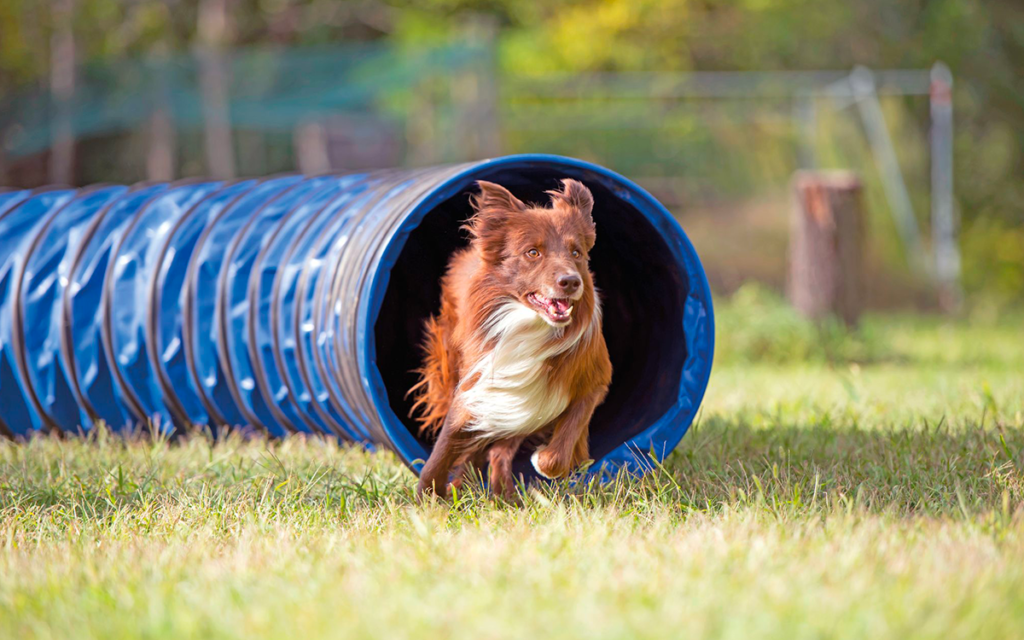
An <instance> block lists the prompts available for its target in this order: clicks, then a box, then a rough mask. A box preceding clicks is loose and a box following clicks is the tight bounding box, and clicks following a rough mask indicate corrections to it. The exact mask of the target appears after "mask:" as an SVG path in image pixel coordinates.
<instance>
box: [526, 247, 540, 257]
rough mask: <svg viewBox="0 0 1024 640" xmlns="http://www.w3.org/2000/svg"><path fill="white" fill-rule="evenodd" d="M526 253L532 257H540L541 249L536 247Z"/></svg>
mask: <svg viewBox="0 0 1024 640" xmlns="http://www.w3.org/2000/svg"><path fill="white" fill-rule="evenodd" d="M526 255H528V256H529V257H531V258H539V257H540V251H537V250H536V249H530V250H529V251H527V252H526Z"/></svg>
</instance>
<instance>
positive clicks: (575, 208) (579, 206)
mask: <svg viewBox="0 0 1024 640" xmlns="http://www.w3.org/2000/svg"><path fill="white" fill-rule="evenodd" d="M547 193H548V195H550V196H551V206H552V207H553V208H554V209H561V210H563V211H569V212H572V214H573V218H574V219H575V220H577V221H578V222H579V224H580V227H578V228H579V230H580V231H581V232H582V237H583V238H584V244H585V245H586V247H587V251H590V250H591V249H593V248H594V242H595V241H596V240H597V230H596V227H595V226H594V195H593V194H592V193H590V189H588V188H586V187H585V186H583V183H582V182H580V181H579V180H573V179H572V178H566V179H565V180H562V190H561V191H554V190H552V191H548V192H547ZM576 216H579V217H576Z"/></svg>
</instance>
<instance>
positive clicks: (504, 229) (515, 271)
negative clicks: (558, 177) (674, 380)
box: [410, 180, 612, 497]
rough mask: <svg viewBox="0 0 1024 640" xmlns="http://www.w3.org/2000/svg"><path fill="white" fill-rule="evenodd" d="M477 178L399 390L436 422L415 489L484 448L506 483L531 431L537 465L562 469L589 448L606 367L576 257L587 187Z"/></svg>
mask: <svg viewBox="0 0 1024 640" xmlns="http://www.w3.org/2000/svg"><path fill="white" fill-rule="evenodd" d="M478 184H479V186H480V193H479V194H478V195H475V196H473V197H472V204H473V208H474V210H475V213H474V215H473V216H472V217H471V218H470V219H469V221H468V222H467V223H466V225H465V227H464V228H465V229H466V230H467V231H469V233H470V237H471V243H470V246H469V247H467V248H466V249H463V250H461V251H459V252H458V253H456V254H455V255H453V256H452V258H451V260H450V262H449V263H448V271H447V273H446V274H445V276H444V279H443V280H442V283H441V284H442V292H441V312H440V313H439V314H438V315H437V316H435V317H433V318H431V319H430V320H428V321H427V325H426V339H425V344H424V352H425V356H424V362H423V366H422V367H421V368H420V369H419V371H418V372H419V374H420V381H419V382H418V383H417V384H416V386H414V387H413V388H412V389H411V390H410V393H411V394H413V395H414V397H415V399H416V403H415V405H414V406H413V409H412V412H413V415H416V416H417V420H419V422H420V423H421V425H422V426H421V429H422V430H423V431H426V432H432V433H435V434H437V433H438V430H440V433H439V434H438V435H437V442H436V444H435V445H434V449H433V451H432V453H431V454H430V458H429V459H428V460H427V462H426V464H425V465H424V467H423V469H422V471H421V473H420V482H419V486H418V488H417V492H418V493H419V494H422V493H423V492H424V491H431V490H432V491H434V492H435V493H437V494H438V495H440V496H442V497H443V496H445V495H447V489H448V481H449V474H450V473H451V472H452V470H453V468H454V469H455V470H456V472H457V473H459V474H461V472H462V471H463V469H464V468H465V465H467V464H468V463H469V462H471V461H478V460H481V459H482V458H484V454H486V458H485V459H486V462H487V464H488V468H489V472H488V473H489V477H490V483H491V489H492V491H494V492H495V493H498V494H501V495H505V496H508V495H510V494H511V493H512V492H513V491H514V484H513V478H512V459H513V458H514V457H515V455H516V453H517V452H518V450H519V447H520V446H521V445H522V443H523V441H524V440H526V439H527V438H528V437H530V436H533V435H535V434H543V435H547V436H548V440H547V444H546V445H543V446H540V447H539V448H538V449H537V451H536V452H535V453H534V454H533V457H532V458H531V461H532V462H533V466H534V468H536V470H537V472H538V473H540V474H541V475H543V476H545V477H548V478H560V477H563V476H565V475H567V474H568V473H569V472H570V471H571V470H572V469H574V468H575V467H577V466H578V465H580V464H581V463H583V462H585V461H586V460H587V459H588V458H589V448H588V443H587V439H588V435H589V426H590V417H591V415H593V413H594V408H595V407H597V405H599V404H601V402H602V401H603V400H604V398H605V395H607V393H608V385H609V384H610V382H611V377H612V365H611V360H609V358H608V348H607V346H606V345H605V341H604V335H603V334H602V330H601V304H600V300H599V299H598V297H597V293H596V291H595V290H594V278H593V274H591V273H590V270H589V268H588V254H589V252H590V250H591V249H592V248H593V247H594V241H595V238H596V235H595V228H594V220H593V218H592V210H593V206H594V199H593V196H592V195H591V193H590V191H589V190H588V189H587V188H586V187H585V186H583V185H582V184H581V183H579V182H577V181H576V180H563V188H562V190H561V191H549V192H548V193H549V194H550V195H551V203H550V205H549V206H547V207H538V206H530V205H526V204H524V203H523V202H521V201H520V200H519V199H517V198H516V197H515V196H513V195H512V194H511V193H510V192H509V191H508V190H507V189H505V188H504V187H501V186H499V185H496V184H493V183H490V182H484V181H480V182H479V183H478ZM456 481H458V480H456Z"/></svg>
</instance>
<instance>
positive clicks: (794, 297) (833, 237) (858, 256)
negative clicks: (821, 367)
mask: <svg viewBox="0 0 1024 640" xmlns="http://www.w3.org/2000/svg"><path fill="white" fill-rule="evenodd" d="M793 192H794V204H793V210H792V217H791V221H790V222H791V224H790V245H789V298H790V301H791V302H792V303H793V306H794V307H796V308H797V310H799V311H800V312H801V313H802V314H803V315H805V316H807V317H809V318H813V319H821V318H824V317H826V316H833V315H834V316H838V317H839V318H842V319H843V321H844V322H846V323H847V324H848V325H854V324H856V322H857V319H858V318H859V316H860V312H861V306H862V303H863V275H862V262H863V260H862V245H863V233H864V229H863V225H864V219H863V218H864V215H863V210H862V203H861V183H860V180H859V179H858V178H857V176H856V175H854V174H853V173H850V172H845V171H831V172H824V171H801V172H798V173H797V174H796V175H795V176H794V179H793Z"/></svg>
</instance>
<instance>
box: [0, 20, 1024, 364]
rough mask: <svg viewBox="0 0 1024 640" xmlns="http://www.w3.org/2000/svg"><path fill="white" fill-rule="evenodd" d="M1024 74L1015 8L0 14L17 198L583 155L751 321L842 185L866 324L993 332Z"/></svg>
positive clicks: (1010, 218)
mask: <svg viewBox="0 0 1024 640" xmlns="http://www.w3.org/2000/svg"><path fill="white" fill-rule="evenodd" d="M1022 69H1024V5H1021V4H1020V3H1011V2H1000V1H996V0H863V1H861V2H849V1H839V0H735V1H730V2H725V1H720V0H700V1H697V0H572V1H566V0H549V1H547V2H527V1H525V0H420V1H418V2H405V1H402V0H393V1H390V2H381V1H376V0H359V1H344V0H163V1H156V0H46V1H40V0H0V184H3V185H7V186H18V187H34V186H39V185H44V184H50V183H64V184H73V185H83V184H88V183H94V182H117V183H130V182H135V181H140V180H170V179H177V178H182V177H188V176H211V177H218V178H230V177H234V176H252V175H264V174H269V173H274V172H280V171H291V170H300V171H304V172H309V173H319V172H324V171H343V170H359V169H367V168H376V167H392V166H416V165H428V164H437V163H447V162H456V161H460V160H469V159H477V158H483V157H490V156H495V155H503V154H511V153H527V152H529V153H557V154H564V155H569V156H574V157H578V158H582V159H586V160H590V161H593V162H596V163H599V164H602V165H604V166H607V167H609V168H611V169H614V170H616V171H618V172H620V173H622V174H624V175H626V176H627V177H630V178H632V179H634V180H636V181H637V182H639V183H640V184H642V185H643V186H645V187H646V188H647V189H649V190H650V191H651V192H653V193H654V194H655V195H656V196H657V197H658V198H659V199H661V201H662V202H664V203H665V204H666V206H668V207H669V208H670V209H671V210H672V211H673V213H674V214H675V215H676V216H677V217H678V219H679V220H680V222H681V224H682V225H683V227H684V229H685V230H686V231H687V233H688V234H689V235H690V237H691V239H692V240H693V241H694V244H695V245H696V247H697V250H698V252H699V253H700V255H701V257H702V259H703V260H704V263H705V267H706V268H707V271H708V274H709V277H710V279H711V282H712V286H713V288H714V290H715V292H716V294H717V295H719V296H722V297H730V298H733V299H736V295H739V298H738V300H737V302H736V304H735V305H733V308H739V309H742V308H744V304H746V303H748V302H750V301H751V300H754V299H761V298H764V297H769V298H771V297H772V296H776V297H777V296H780V295H781V294H782V292H783V291H784V290H785V288H786V281H787V271H788V266H787V246H788V245H789V242H790V233H791V232H790V218H791V215H792V210H793V209H794V206H795V205H794V201H793V200H794V198H793V193H792V184H793V182H792V181H793V176H794V175H795V172H797V171H799V170H826V169H842V170H847V171H851V172H853V173H854V174H855V175H856V176H857V177H858V178H859V181H860V184H861V185H862V209H863V217H864V223H865V224H864V229H865V232H866V235H865V242H864V257H863V273H864V276H863V289H864V299H863V305H864V306H865V308H866V309H869V310H871V309H885V310H892V309H915V310H944V311H951V312H959V313H970V314H975V315H981V316H985V315H988V316H997V315H999V314H1001V313H1002V311H1003V310H1004V309H1007V308H1009V307H1018V306H1019V305H1020V304H1021V303H1022V302H1024V77H1022V72H1021V70H1022ZM752 283H753V284H752ZM736 292H739V294H737V293H736ZM769 306H770V304H769ZM752 308H755V309H761V310H763V309H764V308H765V304H762V303H758V304H757V305H755V306H754V307H752ZM797 329H799V325H797ZM774 335H776V336H777V335H779V334H778V333H776V334H774ZM825 344H828V343H827V342H826V343H825Z"/></svg>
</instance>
